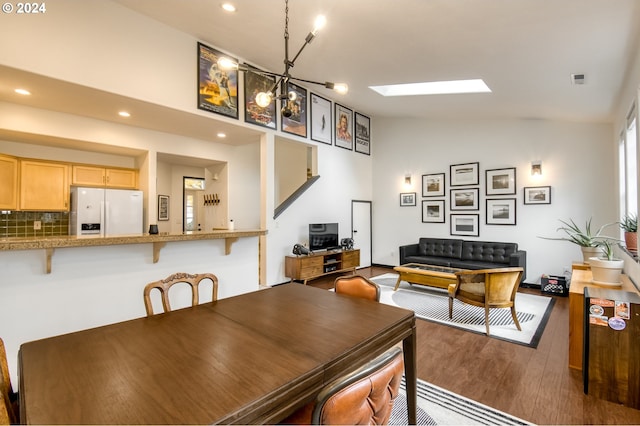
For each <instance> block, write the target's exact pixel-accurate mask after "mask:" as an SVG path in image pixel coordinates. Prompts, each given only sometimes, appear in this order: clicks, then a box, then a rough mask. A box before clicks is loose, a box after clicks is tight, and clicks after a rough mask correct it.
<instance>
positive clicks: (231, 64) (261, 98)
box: [218, 0, 349, 117]
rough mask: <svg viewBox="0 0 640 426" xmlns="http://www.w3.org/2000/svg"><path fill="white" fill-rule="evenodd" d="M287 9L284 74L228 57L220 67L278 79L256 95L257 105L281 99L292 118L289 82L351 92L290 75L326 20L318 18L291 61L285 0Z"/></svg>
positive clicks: (341, 85)
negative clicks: (252, 66) (251, 65)
mask: <svg viewBox="0 0 640 426" xmlns="http://www.w3.org/2000/svg"><path fill="white" fill-rule="evenodd" d="M284 3H285V9H284V15H285V21H284V72H283V73H282V74H277V73H272V72H268V71H262V70H259V69H255V68H251V69H250V68H249V67H248V66H247V65H245V64H238V63H236V62H235V61H232V60H231V59H229V58H227V57H220V58H219V59H218V66H219V67H220V68H222V69H236V70H239V71H243V72H248V71H250V72H253V73H256V74H263V75H267V76H270V77H275V78H276V82H275V83H274V84H273V86H271V88H270V89H269V91H267V92H260V93H258V94H257V95H256V99H255V100H256V103H257V104H258V105H259V106H261V107H263V108H265V107H267V106H269V104H270V103H271V102H272V101H273V100H274V99H275V98H276V97H278V98H279V99H281V100H282V101H283V102H282V105H284V106H283V107H282V115H283V116H284V117H290V116H291V115H292V111H291V109H289V107H288V103H287V102H284V101H286V100H290V101H294V100H295V99H296V96H297V95H296V92H295V91H293V90H289V81H290V80H295V81H302V82H304V83H311V84H318V85H320V86H324V87H326V88H327V89H332V90H335V91H336V92H338V93H340V94H345V93H347V91H348V90H349V88H348V86H347V85H346V84H344V83H331V82H328V81H326V82H324V83H321V82H319V81H312V80H305V79H302V78H297V77H293V76H292V75H291V74H290V72H289V71H290V69H291V68H293V66H294V64H295V62H296V60H297V59H298V57H299V56H300V54H301V53H302V51H303V50H304V48H305V47H307V45H308V44H310V43H311V41H313V39H314V38H315V36H316V34H317V33H318V31H320V29H321V28H322V27H324V25H325V24H326V22H327V21H326V19H325V17H324V16H322V15H320V16H318V17H317V18H316V20H315V24H314V28H313V30H312V31H311V32H309V34H307V37H305V39H304V43H303V44H302V47H300V49H299V50H298V53H296V55H295V56H294V57H293V59H291V60H290V59H289V0H285V2H284ZM278 88H280V90H279V91H280V93H281V94H280V95H276V94H277V93H278Z"/></svg>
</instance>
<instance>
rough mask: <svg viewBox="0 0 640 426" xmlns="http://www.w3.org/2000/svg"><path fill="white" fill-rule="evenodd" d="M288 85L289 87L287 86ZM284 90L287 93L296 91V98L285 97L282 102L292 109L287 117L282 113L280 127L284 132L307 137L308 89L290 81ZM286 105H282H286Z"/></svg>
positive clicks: (283, 87)
mask: <svg viewBox="0 0 640 426" xmlns="http://www.w3.org/2000/svg"><path fill="white" fill-rule="evenodd" d="M287 86H288V88H286V87H287ZM282 90H283V91H286V93H289V92H294V93H295V94H296V96H295V99H293V100H291V99H288V98H285V99H284V100H283V101H282V102H283V103H284V102H286V106H287V108H288V109H289V110H290V111H291V115H290V116H289V117H285V116H284V115H283V114H282V112H281V113H280V128H281V129H282V131H283V132H286V133H291V134H293V135H298V136H302V137H303V138H306V137H307V89H305V88H304V87H302V86H299V85H297V84H295V83H291V82H290V83H289V84H288V85H284V86H282ZM284 106H285V105H284V104H283V105H281V107H284Z"/></svg>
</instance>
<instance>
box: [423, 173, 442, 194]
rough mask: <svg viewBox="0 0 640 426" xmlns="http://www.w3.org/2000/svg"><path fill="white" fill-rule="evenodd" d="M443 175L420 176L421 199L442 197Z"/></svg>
mask: <svg viewBox="0 0 640 426" xmlns="http://www.w3.org/2000/svg"><path fill="white" fill-rule="evenodd" d="M445 180H446V178H445V173H431V174H426V175H422V196H423V197H444V194H445Z"/></svg>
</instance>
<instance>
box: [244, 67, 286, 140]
mask: <svg viewBox="0 0 640 426" xmlns="http://www.w3.org/2000/svg"><path fill="white" fill-rule="evenodd" d="M247 66H248V67H249V70H248V71H246V72H245V73H244V121H245V122H246V123H251V124H255V125H257V126H262V127H267V128H269V129H274V130H277V129H278V125H277V122H278V120H277V113H276V103H275V102H271V103H269V105H267V106H266V107H264V108H263V107H261V106H260V105H258V104H257V103H256V95H257V94H258V93H260V92H268V91H270V90H271V88H272V87H273V85H274V84H275V83H276V78H275V77H273V76H270V75H265V74H261V73H260V70H259V69H258V68H255V67H252V66H250V65H248V64H247Z"/></svg>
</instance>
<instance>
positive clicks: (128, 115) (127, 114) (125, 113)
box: [118, 111, 131, 117]
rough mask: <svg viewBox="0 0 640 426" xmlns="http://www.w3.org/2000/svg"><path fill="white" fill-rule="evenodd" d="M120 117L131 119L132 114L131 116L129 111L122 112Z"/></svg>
mask: <svg viewBox="0 0 640 426" xmlns="http://www.w3.org/2000/svg"><path fill="white" fill-rule="evenodd" d="M118 115H119V116H120V117H131V114H129V113H128V112H127V111H120V112H119V113H118Z"/></svg>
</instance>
